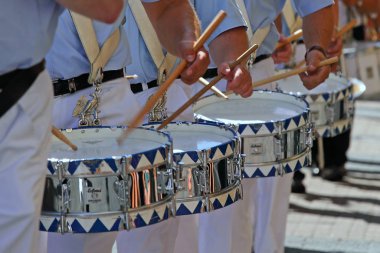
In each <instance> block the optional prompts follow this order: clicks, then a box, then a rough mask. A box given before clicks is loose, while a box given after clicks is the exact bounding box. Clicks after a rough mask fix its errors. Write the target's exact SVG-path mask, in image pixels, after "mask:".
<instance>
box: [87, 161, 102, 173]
mask: <svg viewBox="0 0 380 253" xmlns="http://www.w3.org/2000/svg"><path fill="white" fill-rule="evenodd" d="M103 161H104V160H103V159H94V160H84V161H82V162H83V164H84V165H86V166H87V168H88V169H89V170H90V171H91V173H92V174H95V173H96V170H97V169H98V168H99V165H100V164H101V163H102V162H103Z"/></svg>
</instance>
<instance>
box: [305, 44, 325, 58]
mask: <svg viewBox="0 0 380 253" xmlns="http://www.w3.org/2000/svg"><path fill="white" fill-rule="evenodd" d="M312 51H319V52H320V53H321V54H322V55H323V56H324V57H325V58H327V52H326V50H325V49H324V48H323V47H321V46H319V45H313V46H311V47H310V48H308V49H307V51H306V53H305V61H307V56H308V55H309V53H310V52H312Z"/></svg>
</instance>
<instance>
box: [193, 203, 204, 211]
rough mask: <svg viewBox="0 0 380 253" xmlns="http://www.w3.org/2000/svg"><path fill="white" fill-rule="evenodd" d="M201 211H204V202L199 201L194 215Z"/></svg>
mask: <svg viewBox="0 0 380 253" xmlns="http://www.w3.org/2000/svg"><path fill="white" fill-rule="evenodd" d="M201 211H202V201H198V205H197V207H196V208H195V209H194V213H201Z"/></svg>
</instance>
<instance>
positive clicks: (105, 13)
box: [57, 0, 124, 23]
mask: <svg viewBox="0 0 380 253" xmlns="http://www.w3.org/2000/svg"><path fill="white" fill-rule="evenodd" d="M57 2H58V3H59V4H61V5H62V6H64V7H65V8H68V9H70V10H72V11H75V12H77V13H79V14H82V15H84V16H87V17H89V18H92V19H96V20H99V21H102V22H105V23H113V22H115V21H116V19H117V18H118V17H119V15H120V13H121V11H122V10H123V5H124V0H57Z"/></svg>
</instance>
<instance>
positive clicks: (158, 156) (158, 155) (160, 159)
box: [154, 152, 165, 164]
mask: <svg viewBox="0 0 380 253" xmlns="http://www.w3.org/2000/svg"><path fill="white" fill-rule="evenodd" d="M164 161H165V159H164V158H163V157H162V155H161V152H157V153H156V157H155V158H154V164H161V163H163V162H164Z"/></svg>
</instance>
